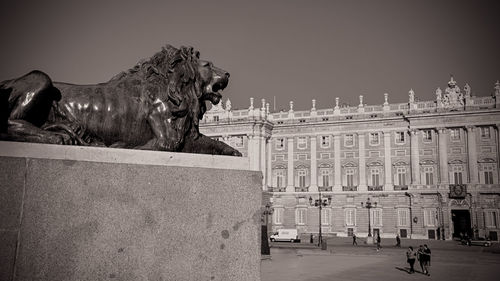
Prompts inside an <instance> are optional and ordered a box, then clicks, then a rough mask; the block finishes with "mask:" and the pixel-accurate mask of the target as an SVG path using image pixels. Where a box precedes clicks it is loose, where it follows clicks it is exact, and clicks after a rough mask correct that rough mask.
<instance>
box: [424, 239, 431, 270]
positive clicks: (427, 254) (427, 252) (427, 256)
mask: <svg viewBox="0 0 500 281" xmlns="http://www.w3.org/2000/svg"><path fill="white" fill-rule="evenodd" d="M424 254H425V269H426V272H425V273H426V274H427V275H428V276H430V275H431V274H430V273H429V266H431V249H429V247H427V244H424Z"/></svg>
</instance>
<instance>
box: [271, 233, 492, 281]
mask: <svg viewBox="0 0 500 281" xmlns="http://www.w3.org/2000/svg"><path fill="white" fill-rule="evenodd" d="M327 241H328V249H327V250H326V251H322V250H320V249H318V248H317V247H315V246H313V245H311V244H309V243H300V244H299V243H296V244H291V243H272V248H271V256H270V257H269V258H264V259H263V260H262V264H261V265H262V268H261V278H262V281H299V280H300V281H326V280H341V281H344V280H345V281H349V280H360V281H361V280H370V281H377V280H383V281H391V280H477V281H479V280H481V281H482V280H485V281H486V280H498V279H500V277H499V276H500V254H499V253H500V247H499V245H498V244H496V243H495V244H494V245H493V246H492V247H491V248H484V247H479V246H472V247H468V246H463V245H460V244H459V243H458V242H456V241H436V240H406V239H402V243H401V244H402V247H401V248H396V247H395V246H394V245H395V239H382V249H380V251H376V249H375V246H374V245H366V244H363V241H364V239H362V238H358V244H359V245H358V246H352V240H351V239H349V238H329V239H328V240H327ZM421 244H427V245H429V247H430V248H431V250H432V260H431V267H430V270H429V271H430V274H431V276H426V275H423V274H421V273H420V266H419V265H418V262H417V263H416V264H415V269H416V270H417V273H415V274H408V273H407V270H408V269H409V266H408V264H407V263H406V256H405V252H406V249H407V247H408V246H410V245H412V246H413V247H414V248H415V247H418V245H421ZM495 252H496V253H495Z"/></svg>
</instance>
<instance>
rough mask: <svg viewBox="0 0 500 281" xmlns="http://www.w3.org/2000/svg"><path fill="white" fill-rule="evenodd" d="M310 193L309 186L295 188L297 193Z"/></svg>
mask: <svg viewBox="0 0 500 281" xmlns="http://www.w3.org/2000/svg"><path fill="white" fill-rule="evenodd" d="M307 191H309V187H308V186H303V187H297V186H296V187H295V192H307Z"/></svg>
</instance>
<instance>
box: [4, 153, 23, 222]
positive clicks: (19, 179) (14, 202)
mask: <svg viewBox="0 0 500 281" xmlns="http://www.w3.org/2000/svg"><path fill="white" fill-rule="evenodd" d="M0 159H1V160H0V218H1V219H0V229H9V230H13V229H17V228H19V220H20V215H21V201H22V197H23V188H24V173H25V165H26V164H25V162H26V160H25V159H22V158H13V157H1V156H0Z"/></svg>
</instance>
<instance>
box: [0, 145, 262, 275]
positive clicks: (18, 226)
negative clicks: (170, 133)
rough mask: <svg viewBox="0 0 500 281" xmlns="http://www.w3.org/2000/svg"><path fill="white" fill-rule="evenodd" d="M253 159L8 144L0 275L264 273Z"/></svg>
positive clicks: (1, 178) (0, 155) (0, 196)
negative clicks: (251, 166) (250, 165)
mask: <svg viewBox="0 0 500 281" xmlns="http://www.w3.org/2000/svg"><path fill="white" fill-rule="evenodd" d="M249 168H250V167H249V162H248V159H247V158H238V157H227V156H211V155H195V154H184V153H167V152H154V151H138V150H123V149H109V148H91V147H76V146H57V145H44V144H30V143H11V142H0V238H1V239H0V253H1V254H0V280H16V281H17V280H35V279H36V280H260V231H261V230H260V227H261V226H260V206H261V200H262V192H261V186H262V175H261V173H260V172H256V171H249Z"/></svg>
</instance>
